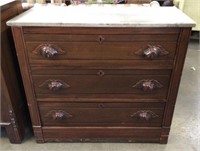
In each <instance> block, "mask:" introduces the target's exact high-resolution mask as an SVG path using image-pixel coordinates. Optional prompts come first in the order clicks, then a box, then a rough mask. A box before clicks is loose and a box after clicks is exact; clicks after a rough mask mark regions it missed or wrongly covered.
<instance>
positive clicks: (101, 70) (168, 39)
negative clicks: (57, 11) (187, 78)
mask: <svg viewBox="0 0 200 151" xmlns="http://www.w3.org/2000/svg"><path fill="white" fill-rule="evenodd" d="M190 30H191V28H177V27H173V28H168V27H167V28H166V27H162V28H157V27H155V28H148V27H147V28H140V27H138V28H110V27H108V28H101V27H95V28H93V27H90V28H89V27H80V28H78V27H77V28H76V27H22V28H21V27H14V28H13V31H14V33H15V40H16V42H17V46H18V49H17V51H18V54H19V55H18V57H19V61H20V65H21V70H22V73H23V74H22V75H23V76H24V79H23V80H24V81H23V82H24V85H25V88H26V90H27V97H28V98H29V99H28V101H29V109H30V111H31V112H30V113H31V115H32V121H33V129H34V133H35V135H36V139H37V142H49V141H105V142H108V141H109V142H110V141H117V142H119V141H125V142H160V143H167V138H168V134H169V130H170V124H171V119H172V115H173V110H174V106H175V102H176V96H177V92H178V85H179V82H180V76H181V71H182V67H183V63H184V57H185V54H186V48H187V42H188V39H189V34H190ZM18 35H19V38H18Z"/></svg>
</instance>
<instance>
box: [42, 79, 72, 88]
mask: <svg viewBox="0 0 200 151" xmlns="http://www.w3.org/2000/svg"><path fill="white" fill-rule="evenodd" d="M39 87H48V89H49V90H51V91H58V90H61V89H65V88H69V87H70V86H69V85H68V84H67V83H65V82H64V81H62V80H46V81H45V82H44V83H42V84H41V85H39Z"/></svg>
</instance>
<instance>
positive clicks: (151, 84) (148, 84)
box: [133, 80, 163, 91]
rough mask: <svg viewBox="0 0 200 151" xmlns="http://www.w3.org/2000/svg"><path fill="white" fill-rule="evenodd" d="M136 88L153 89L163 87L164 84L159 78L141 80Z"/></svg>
mask: <svg viewBox="0 0 200 151" xmlns="http://www.w3.org/2000/svg"><path fill="white" fill-rule="evenodd" d="M133 87H134V88H138V89H141V90H143V91H153V90H155V89H158V88H162V87H163V85H162V84H160V82H158V81H157V80H140V81H139V82H137V83H136V84H135V85H133Z"/></svg>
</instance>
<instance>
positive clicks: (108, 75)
mask: <svg viewBox="0 0 200 151" xmlns="http://www.w3.org/2000/svg"><path fill="white" fill-rule="evenodd" d="M148 71H149V70H138V71H137V70H78V71H77V70H74V71H73V70H72V71H71V72H70V71H68V72H67V71H63V73H65V74H63V75H59V74H55V73H56V71H54V72H55V73H54V74H50V75H34V76H33V83H34V88H35V92H36V96H37V98H45V97H48V98H49V97H52V98H61V97H62V98H69V97H84V96H85V97H90V95H91V97H94V94H95V97H102V96H107V97H109V96H112V97H113V96H115V97H118V96H120V95H121V94H125V95H126V96H128V97H129V98H141V99H166V98H167V94H168V87H169V83H170V75H171V72H170V70H155V71H154V70H151V71H149V72H148ZM47 72H48V73H50V72H49V71H47ZM52 72H53V71H52ZM58 73H62V72H61V71H58Z"/></svg>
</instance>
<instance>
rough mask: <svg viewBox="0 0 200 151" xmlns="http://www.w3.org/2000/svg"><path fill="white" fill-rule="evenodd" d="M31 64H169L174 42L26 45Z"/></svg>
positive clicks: (174, 45) (171, 58)
mask: <svg viewBox="0 0 200 151" xmlns="http://www.w3.org/2000/svg"><path fill="white" fill-rule="evenodd" d="M26 47H27V51H28V56H29V59H30V62H31V63H35V62H40V61H42V62H43V63H45V62H47V63H48V62H52V63H53V64H54V63H56V62H59V61H61V60H62V61H63V60H65V61H70V60H147V61H152V60H173V59H174V56H175V52H176V42H168V41H163V42H159V41H157V42H156V41H155V42H153V41H144V42H104V43H97V42H52V43H49V42H48V43H45V42H44V43H43V42H42V43H41V42H33V43H32V42H27V43H26Z"/></svg>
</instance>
